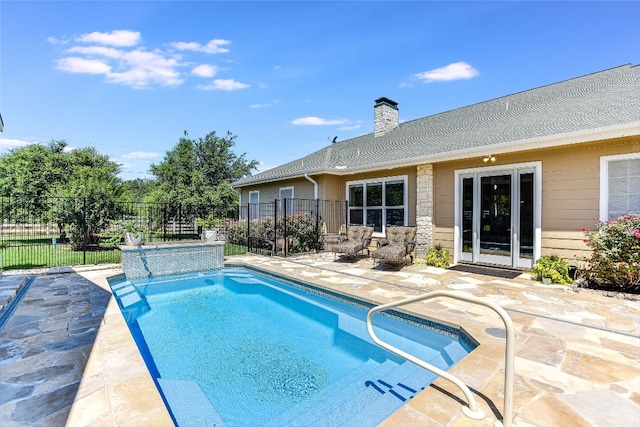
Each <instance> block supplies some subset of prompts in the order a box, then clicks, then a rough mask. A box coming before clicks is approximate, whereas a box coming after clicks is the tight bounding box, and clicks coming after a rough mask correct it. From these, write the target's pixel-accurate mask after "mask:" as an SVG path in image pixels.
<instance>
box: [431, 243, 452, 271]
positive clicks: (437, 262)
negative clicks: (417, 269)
mask: <svg viewBox="0 0 640 427" xmlns="http://www.w3.org/2000/svg"><path fill="white" fill-rule="evenodd" d="M427 265H432V266H434V267H441V268H449V251H448V250H446V249H445V248H443V247H442V245H441V244H440V243H436V244H435V245H433V246H432V247H430V248H429V250H428V251H427Z"/></svg>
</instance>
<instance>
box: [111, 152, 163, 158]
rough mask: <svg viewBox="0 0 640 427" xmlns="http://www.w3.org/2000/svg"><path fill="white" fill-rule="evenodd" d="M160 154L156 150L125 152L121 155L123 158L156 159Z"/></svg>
mask: <svg viewBox="0 0 640 427" xmlns="http://www.w3.org/2000/svg"><path fill="white" fill-rule="evenodd" d="M158 156H159V154H158V153H155V152H145V151H134V152H132V153H128V154H123V155H122V156H120V157H121V158H123V159H132V160H133V159H136V160H137V159H155V158H156V157H158Z"/></svg>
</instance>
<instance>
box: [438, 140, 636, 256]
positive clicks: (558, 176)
mask: <svg viewBox="0 0 640 427" xmlns="http://www.w3.org/2000/svg"><path fill="white" fill-rule="evenodd" d="M635 152H640V136H634V137H629V138H618V139H614V140H606V141H597V142H592V143H585V144H578V145H571V146H565V147H557V148H550V149H541V150H531V151H526V152H521V153H515V154H500V153H492V154H494V155H495V156H496V162H495V163H493V164H492V165H491V166H496V165H500V164H503V165H509V164H513V163H525V162H533V161H540V162H542V193H543V194H542V236H541V237H542V239H541V240H542V242H541V244H542V247H541V252H542V254H543V255H545V254H549V253H556V254H559V255H563V256H565V257H566V258H568V259H570V260H572V259H574V258H575V256H576V255H577V256H578V257H579V256H581V255H587V254H588V253H589V251H588V248H587V247H586V245H584V243H583V241H582V240H583V233H582V229H583V228H594V226H595V224H596V221H597V218H598V217H599V204H600V157H602V156H610V155H615V154H624V153H635ZM483 165H485V163H484V162H483V161H482V158H481V157H478V158H474V159H468V160H463V161H455V162H445V163H440V164H437V165H436V166H435V167H434V173H435V194H434V200H435V204H434V243H441V244H442V245H443V246H445V247H447V249H449V250H452V249H453V224H454V212H453V209H454V177H455V175H454V174H455V171H456V170H458V169H469V168H478V167H482V166H483ZM449 245H450V247H449Z"/></svg>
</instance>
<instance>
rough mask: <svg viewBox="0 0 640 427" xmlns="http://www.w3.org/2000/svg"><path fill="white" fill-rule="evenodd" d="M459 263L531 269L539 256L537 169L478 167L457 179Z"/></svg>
mask: <svg viewBox="0 0 640 427" xmlns="http://www.w3.org/2000/svg"><path fill="white" fill-rule="evenodd" d="M459 179H460V181H459V190H458V191H459V193H458V197H459V198H458V200H459V205H458V206H459V213H458V216H457V219H456V225H457V227H458V229H459V240H458V244H457V247H458V249H457V258H458V259H459V260H460V261H466V262H473V263H486V264H496V265H504V266H509V267H518V268H532V267H533V259H534V252H535V223H536V220H535V216H536V209H539V206H538V205H536V202H535V200H536V193H535V169H534V168H532V167H526V168H525V167H522V168H518V167H514V168H512V169H506V170H504V169H502V170H496V169H495V168H492V169H491V170H490V171H485V169H477V170H476V171H475V172H469V173H465V174H461V175H459Z"/></svg>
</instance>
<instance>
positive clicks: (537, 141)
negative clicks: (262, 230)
mask: <svg viewBox="0 0 640 427" xmlns="http://www.w3.org/2000/svg"><path fill="white" fill-rule="evenodd" d="M633 135H640V121H634V122H630V123H624V124H619V125H612V126H607V127H602V128H595V129H587V130H582V131H576V132H568V133H563V134H557V135H550V136H544V137H539V138H529V139H522V140H519V141H509V142H505V143H501V144H494V145H485V146H482V147H477V148H473V149H467V150H457V151H450V152H445V153H440V154H434V155H427V156H418V157H413V158H410V159H403V160H401V161H394V162H386V163H378V164H376V165H372V166H366V167H355V168H348V167H347V168H343V169H338V168H332V169H318V170H314V171H308V172H306V173H298V174H292V175H288V176H286V177H280V178H277V179H263V180H259V181H253V182H250V183H247V184H241V185H238V186H235V185H233V184H231V186H232V187H233V188H242V187H248V186H253V185H260V184H266V183H270V182H279V181H286V180H289V179H296V178H304V176H305V174H308V175H323V174H324V175H352V174H355V173H363V172H374V171H377V170H382V169H396V168H401V167H408V166H416V165H419V164H425V163H439V162H447V161H453V160H463V159H468V158H472V157H484V156H486V155H488V154H492V155H496V154H506V153H514V152H518V151H524V150H535V149H541V148H551V147H559V146H563V145H572V144H580V143H584V142H590V141H600V140H605V139H613V138H622V137H625V136H633Z"/></svg>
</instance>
